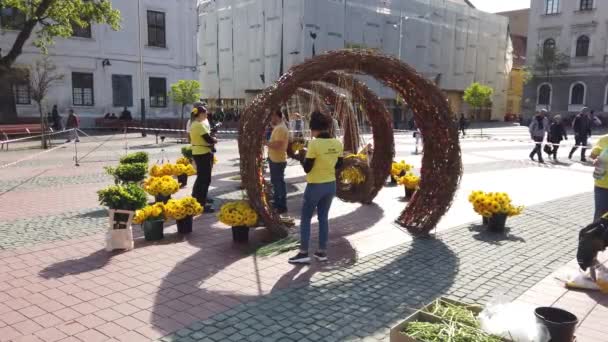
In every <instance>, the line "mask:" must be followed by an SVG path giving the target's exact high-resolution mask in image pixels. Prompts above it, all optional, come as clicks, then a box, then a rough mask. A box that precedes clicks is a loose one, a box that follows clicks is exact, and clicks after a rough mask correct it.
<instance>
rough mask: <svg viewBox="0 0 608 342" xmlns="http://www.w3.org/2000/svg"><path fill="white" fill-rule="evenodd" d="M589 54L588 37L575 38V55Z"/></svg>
mask: <svg viewBox="0 0 608 342" xmlns="http://www.w3.org/2000/svg"><path fill="white" fill-rule="evenodd" d="M587 56H589V37H587V36H580V37H578V39H577V40H576V57H587Z"/></svg>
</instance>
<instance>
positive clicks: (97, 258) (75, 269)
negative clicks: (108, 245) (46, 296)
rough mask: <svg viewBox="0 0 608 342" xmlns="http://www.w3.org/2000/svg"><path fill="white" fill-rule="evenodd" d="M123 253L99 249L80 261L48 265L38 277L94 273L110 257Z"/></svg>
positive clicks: (73, 260) (60, 276) (47, 277)
mask: <svg viewBox="0 0 608 342" xmlns="http://www.w3.org/2000/svg"><path fill="white" fill-rule="evenodd" d="M122 253H125V252H124V251H115V252H107V251H106V250H105V249H100V250H98V251H97V252H95V253H93V254H90V255H87V256H86V257H84V258H80V259H71V260H66V261H61V262H58V263H56V264H53V265H50V266H48V267H46V268H45V269H43V270H42V271H40V272H39V273H38V275H40V276H41V277H43V278H45V279H53V278H62V277H65V276H67V275H76V274H81V273H87V272H91V271H95V270H98V269H101V268H103V267H104V266H106V265H107V264H108V263H109V262H110V260H112V257H114V256H116V255H119V254H122Z"/></svg>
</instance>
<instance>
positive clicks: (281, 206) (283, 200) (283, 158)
mask: <svg viewBox="0 0 608 342" xmlns="http://www.w3.org/2000/svg"><path fill="white" fill-rule="evenodd" d="M270 122H271V124H272V127H273V129H272V133H271V135H270V140H269V141H268V143H267V144H266V146H268V166H269V168H270V182H271V183H272V191H273V207H274V209H275V210H276V212H277V213H279V214H284V213H286V212H287V186H286V184H285V168H286V167H287V145H288V144H289V129H288V128H287V126H286V125H285V121H284V120H283V113H282V112H281V110H276V111H274V112H273V113H272V115H271V116H270Z"/></svg>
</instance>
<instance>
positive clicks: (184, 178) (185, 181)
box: [177, 174, 188, 188]
mask: <svg viewBox="0 0 608 342" xmlns="http://www.w3.org/2000/svg"><path fill="white" fill-rule="evenodd" d="M177 181H178V182H179V186H180V188H183V187H185V186H186V185H188V175H186V174H184V175H179V176H177Z"/></svg>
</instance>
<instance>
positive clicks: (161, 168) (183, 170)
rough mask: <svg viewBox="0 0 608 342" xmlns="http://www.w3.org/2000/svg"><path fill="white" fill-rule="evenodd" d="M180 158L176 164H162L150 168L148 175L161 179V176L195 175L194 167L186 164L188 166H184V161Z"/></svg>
mask: <svg viewBox="0 0 608 342" xmlns="http://www.w3.org/2000/svg"><path fill="white" fill-rule="evenodd" d="M181 159H185V158H180V160H179V162H178V163H175V164H162V165H158V164H156V165H153V166H152V167H151V168H150V175H151V176H152V177H163V176H182V175H187V176H193V175H195V174H196V170H194V166H192V164H190V163H189V162H188V164H184V161H183V160H181Z"/></svg>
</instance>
